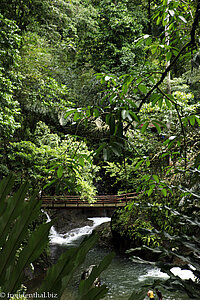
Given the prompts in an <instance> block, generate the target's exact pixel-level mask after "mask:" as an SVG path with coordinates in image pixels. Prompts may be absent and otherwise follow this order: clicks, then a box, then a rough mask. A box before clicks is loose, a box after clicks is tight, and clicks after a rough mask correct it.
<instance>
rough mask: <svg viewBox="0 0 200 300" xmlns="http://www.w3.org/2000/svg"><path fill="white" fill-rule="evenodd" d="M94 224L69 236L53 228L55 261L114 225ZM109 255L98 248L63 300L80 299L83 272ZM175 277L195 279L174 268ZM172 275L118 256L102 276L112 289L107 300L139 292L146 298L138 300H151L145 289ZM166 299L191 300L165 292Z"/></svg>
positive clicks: (122, 299)
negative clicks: (99, 228)
mask: <svg viewBox="0 0 200 300" xmlns="http://www.w3.org/2000/svg"><path fill="white" fill-rule="evenodd" d="M88 219H89V220H92V221H93V225H92V226H84V227H82V228H77V229H73V230H71V231H69V232H66V233H65V234H59V233H57V232H56V230H55V228H54V227H52V228H51V231H50V245H51V255H52V259H55V260H57V258H58V257H59V255H60V254H61V253H63V252H64V251H66V250H67V249H68V248H70V247H72V246H76V245H79V244H80V242H81V240H82V239H83V238H84V237H85V236H86V235H89V234H91V232H92V230H93V229H94V228H95V227H96V226H98V225H100V224H102V223H104V222H108V221H110V218H105V217H94V218H88ZM107 254H108V251H107V250H105V249H102V248H99V247H95V248H94V249H92V250H90V251H89V253H88V254H87V257H86V260H85V262H84V264H83V265H82V266H81V267H80V269H79V270H77V271H76V273H75V274H74V277H73V279H72V280H71V282H70V286H69V288H68V289H66V291H65V292H64V294H63V296H62V300H75V299H77V293H78V285H79V282H80V277H81V274H82V272H83V271H84V270H85V269H86V268H88V267H89V266H90V265H93V264H96V265H98V264H99V262H100V261H101V260H102V259H103V257H104V256H105V255H107ZM172 271H173V273H174V274H175V275H178V276H180V277H182V278H185V279H188V278H193V274H192V272H191V273H190V272H188V271H185V272H184V271H182V270H181V269H179V268H174V269H173V270H172ZM167 278H168V275H167V274H165V273H162V272H161V271H160V270H159V269H158V268H156V267H152V266H151V265H144V264H138V263H133V262H132V261H131V260H130V259H128V258H126V257H123V256H116V257H115V258H114V259H113V261H112V263H111V264H110V266H109V267H108V269H107V270H105V271H104V272H103V273H102V274H101V282H102V283H105V284H106V286H107V287H108V288H109V291H108V294H107V296H106V297H105V298H104V299H105V300H110V299H112V300H127V299H128V298H129V297H130V296H131V294H132V293H134V292H135V293H137V292H138V291H139V290H141V289H142V290H143V294H142V295H140V296H137V295H135V297H134V300H143V299H148V297H147V296H146V292H147V290H148V287H146V288H145V287H143V286H144V285H148V284H152V283H153V281H154V280H155V279H161V280H162V279H163V280H164V279H167ZM162 293H163V295H164V297H163V300H164V299H165V300H186V299H187V300H188V297H186V296H183V295H181V294H180V293H176V292H174V293H169V292H167V291H164V290H162Z"/></svg>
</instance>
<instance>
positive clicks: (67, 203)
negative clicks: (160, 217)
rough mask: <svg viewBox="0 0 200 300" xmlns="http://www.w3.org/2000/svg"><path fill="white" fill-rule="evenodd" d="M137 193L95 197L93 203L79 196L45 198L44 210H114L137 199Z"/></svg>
mask: <svg viewBox="0 0 200 300" xmlns="http://www.w3.org/2000/svg"><path fill="white" fill-rule="evenodd" d="M136 197H137V195H136V193H128V194H122V195H101V196H95V198H94V202H93V203H88V202H87V201H84V200H83V199H81V198H80V197H79V196H70V195H66V196H43V197H42V207H43V208H82V207H83V208H84V207H90V208H104V207H105V208H106V207H107V208H112V207H122V206H125V205H127V203H128V202H129V201H130V200H132V199H134V198H136Z"/></svg>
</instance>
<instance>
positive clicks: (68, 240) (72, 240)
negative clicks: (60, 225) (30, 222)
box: [43, 211, 111, 246]
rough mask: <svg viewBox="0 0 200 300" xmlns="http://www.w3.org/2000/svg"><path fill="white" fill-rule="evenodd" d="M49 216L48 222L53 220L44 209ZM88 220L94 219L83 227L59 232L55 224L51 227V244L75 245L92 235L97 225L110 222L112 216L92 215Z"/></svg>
mask: <svg viewBox="0 0 200 300" xmlns="http://www.w3.org/2000/svg"><path fill="white" fill-rule="evenodd" d="M43 212H44V214H45V215H46V216H47V222H50V221H51V218H50V217H49V215H48V214H47V212H45V211H43ZM88 220H91V221H93V224H92V225H91V226H90V225H86V226H84V227H81V228H74V229H72V230H70V231H68V232H66V233H58V232H57V231H56V229H55V227H54V226H52V227H51V229H50V235H49V238H50V244H51V245H63V246H75V245H77V244H79V243H80V242H81V240H82V239H83V238H84V237H85V236H87V235H90V234H91V233H92V231H93V229H95V228H96V227H97V226H99V225H101V224H103V223H106V222H109V221H110V220H111V218H108V217H92V218H88Z"/></svg>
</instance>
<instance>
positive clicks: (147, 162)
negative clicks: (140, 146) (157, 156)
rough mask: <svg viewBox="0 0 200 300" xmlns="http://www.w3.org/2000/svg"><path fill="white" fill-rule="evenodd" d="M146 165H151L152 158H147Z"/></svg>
mask: <svg viewBox="0 0 200 300" xmlns="http://www.w3.org/2000/svg"><path fill="white" fill-rule="evenodd" d="M146 166H147V167H149V166H150V160H149V158H147V160H146Z"/></svg>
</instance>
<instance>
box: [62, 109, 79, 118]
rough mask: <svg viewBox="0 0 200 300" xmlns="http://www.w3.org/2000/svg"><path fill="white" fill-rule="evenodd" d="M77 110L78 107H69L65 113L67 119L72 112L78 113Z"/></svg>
mask: <svg viewBox="0 0 200 300" xmlns="http://www.w3.org/2000/svg"><path fill="white" fill-rule="evenodd" d="M76 112H77V110H76V109H69V110H67V111H66V113H65V119H67V118H68V117H69V116H70V115H71V114H73V113H76Z"/></svg>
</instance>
